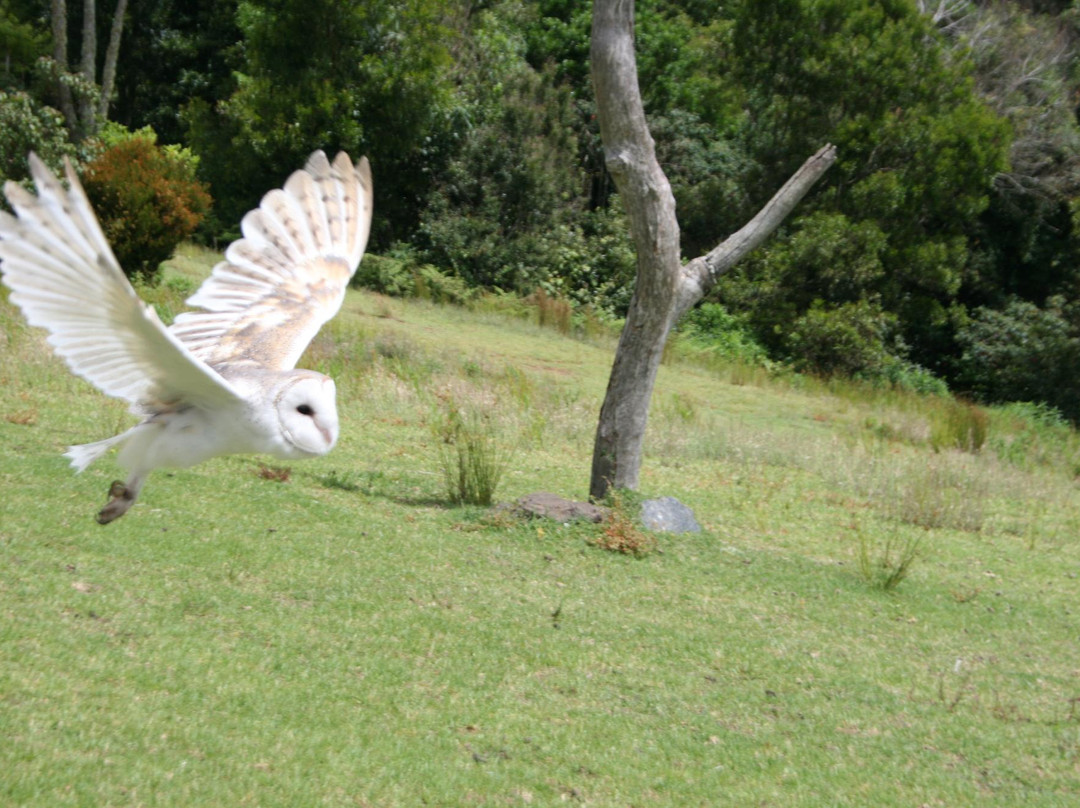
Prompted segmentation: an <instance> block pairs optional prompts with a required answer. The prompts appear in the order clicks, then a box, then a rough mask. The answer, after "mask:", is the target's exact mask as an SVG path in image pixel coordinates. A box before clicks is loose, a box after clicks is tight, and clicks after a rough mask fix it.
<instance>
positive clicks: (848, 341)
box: [788, 300, 897, 379]
mask: <svg viewBox="0 0 1080 808" xmlns="http://www.w3.org/2000/svg"><path fill="white" fill-rule="evenodd" d="M896 325H897V318H896V315H894V314H891V313H889V312H885V311H882V309H881V307H880V306H878V305H876V304H873V303H868V302H866V301H859V302H857V303H843V304H841V305H839V306H834V307H828V306H826V304H824V303H823V302H822V301H820V300H819V301H815V302H814V304H813V305H812V306H811V307H810V309H809V310H808V311H807V312H806V313H805V314H804V315H802V316H801V317H800V318H798V319H797V320H796V321H795V323H794V324H793V325H792V329H791V333H790V334H789V335H788V346H789V350H790V352H791V355H792V359H793V362H794V365H795V368H796V370H799V371H808V372H810V373H817V374H820V375H822V376H853V377H861V378H867V379H874V378H880V377H881V375H882V374H883V372H884V371H885V369H886V368H887V367H888V366H889V365H890V364H891V363H892V361H893V360H894V359H895V356H894V355H893V353H892V352H891V351H890V349H889V348H890V343H892V342H893V340H892V339H891V337H892V333H893V331H894V330H895V328H896Z"/></svg>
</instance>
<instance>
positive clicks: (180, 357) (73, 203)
mask: <svg viewBox="0 0 1080 808" xmlns="http://www.w3.org/2000/svg"><path fill="white" fill-rule="evenodd" d="M30 171H31V175H32V176H33V179H34V184H35V186H36V189H37V196H34V195H33V194H31V193H30V192H29V191H27V190H26V189H24V188H22V187H21V186H19V185H16V184H15V183H13V182H8V183H7V184H6V185H5V187H4V193H5V195H6V196H7V198H8V201H9V202H10V203H11V206H12V208H13V209H14V211H15V214H16V215H15V216H12V215H11V214H9V213H6V212H2V211H0V272H2V273H3V279H4V282H5V283H6V284H7V285H8V286H9V287H10V288H11V290H12V292H11V300H12V302H13V303H16V304H17V305H18V306H19V307H21V308H22V310H23V312H24V314H25V315H26V319H27V321H29V323H30V324H31V325H36V326H41V327H43V328H46V329H48V331H49V332H50V333H49V338H48V340H49V343H50V344H51V345H52V346H53V347H54V349H55V350H56V353H57V354H58V355H59V356H60V357H62V358H63V359H64V361H65V362H67V364H68V366H69V367H70V368H71V370H72V371H73V372H74V373H76V374H77V375H79V376H81V377H83V378H84V379H86V380H87V381H89V382H91V383H92V384H94V385H95V386H97V387H98V388H99V389H100V390H102V391H103V392H104V393H106V394H108V395H110V396H115V397H117V398H123V399H126V400H127V401H129V402H131V403H132V405H133V406H134V407H135V408H136V409H152V408H159V407H161V406H163V405H165V406H167V405H171V404H176V403H180V402H190V403H195V404H201V405H205V406H214V405H216V404H222V403H225V402H228V401H235V400H237V395H236V393H235V391H234V390H233V388H232V387H231V386H230V385H229V384H228V382H226V381H225V380H224V379H223V378H222V377H221V376H219V375H218V374H217V373H216V372H214V370H212V369H211V368H209V367H207V366H206V365H205V364H204V363H202V362H201V361H199V360H198V359H196V358H195V357H194V356H193V355H192V353H191V352H190V351H189V350H188V349H187V348H186V347H185V346H184V345H183V343H182V342H180V340H178V339H177V338H176V337H175V336H173V335H172V334H170V333H169V332H168V330H167V329H166V328H165V326H164V324H163V323H162V322H161V320H160V319H159V318H158V316H157V313H156V312H155V311H154V309H153V308H151V307H150V306H147V305H146V304H145V303H143V302H142V301H141V300H140V299H139V297H138V295H137V294H136V293H135V290H134V289H133V288H132V286H131V284H130V283H129V282H128V280H127V278H126V277H124V273H123V271H122V270H121V269H120V266H119V264H117V262H116V258H115V257H114V256H113V252H112V250H111V249H110V247H109V244H108V242H107V241H106V240H105V235H104V233H102V231H101V227H100V226H99V225H98V222H97V218H96V217H95V216H94V212H93V210H92V209H91V207H90V203H89V201H88V200H87V198H86V194H85V193H84V192H83V189H82V186H81V185H80V184H79V180H78V178H77V177H76V176H75V172H74V170H73V169H72V168H71V165H70V163H65V172H66V175H67V181H68V186H69V188H68V189H65V188H64V186H63V185H62V184H61V183H60V181H59V180H58V179H57V178H56V177H54V176H53V175H52V173H51V172H50V171H49V169H48V168H46V166H45V164H44V163H43V162H42V161H41V160H40V159H39V158H38V157H37V156H36V155H34V154H31V155H30Z"/></svg>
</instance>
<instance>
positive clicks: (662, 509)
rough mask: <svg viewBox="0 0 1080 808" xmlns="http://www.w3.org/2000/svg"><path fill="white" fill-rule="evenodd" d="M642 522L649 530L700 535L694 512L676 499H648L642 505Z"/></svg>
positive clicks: (699, 527) (699, 526)
mask: <svg viewBox="0 0 1080 808" xmlns="http://www.w3.org/2000/svg"><path fill="white" fill-rule="evenodd" d="M641 522H642V524H644V525H645V527H647V528H648V529H649V530H663V531H666V532H667V533H700V532H701V525H699V524H698V522H697V519H695V518H694V512H693V511H692V510H690V509H689V508H688V507H687V506H685V505H683V504H682V503H681V502H679V500H677V499H675V497H661V498H660V499H647V500H645V501H644V502H642V503H641Z"/></svg>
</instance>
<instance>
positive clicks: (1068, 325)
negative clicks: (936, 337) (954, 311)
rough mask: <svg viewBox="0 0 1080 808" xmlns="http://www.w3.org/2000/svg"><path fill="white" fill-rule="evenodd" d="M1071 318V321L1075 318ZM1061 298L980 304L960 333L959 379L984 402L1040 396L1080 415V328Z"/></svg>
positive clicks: (1074, 417)
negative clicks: (997, 305)
mask: <svg viewBox="0 0 1080 808" xmlns="http://www.w3.org/2000/svg"><path fill="white" fill-rule="evenodd" d="M1071 320H1072V321H1071ZM1074 322H1075V320H1074V318H1070V317H1069V316H1068V315H1067V313H1066V311H1065V303H1064V301H1063V300H1062V299H1060V298H1051V299H1050V300H1049V301H1047V306H1046V307H1045V308H1039V307H1038V306H1036V305H1035V304H1034V303H1029V302H1027V301H1024V300H1013V301H1011V302H1010V303H1009V304H1008V305H1006V306H1005V307H1004V308H1003V309H1001V310H994V309H989V308H980V309H976V310H975V312H974V313H973V316H972V318H971V320H970V322H968V323H966V324H965V325H964V326H963V327H961V328H960V330H959V331H958V333H957V341H958V342H959V343H960V346H961V347H962V349H963V353H962V355H961V357H960V360H959V369H958V373H957V378H958V381H959V383H960V384H961V385H962V386H963V387H964V388H966V389H967V390H970V391H971V392H972V393H974V394H975V395H976V396H977V397H979V398H980V399H982V400H983V401H988V402H1004V401H1042V402H1046V403H1047V404H1050V405H1051V406H1053V407H1056V408H1057V409H1059V410H1060V411H1061V412H1062V414H1064V415H1065V417H1067V418H1069V419H1070V420H1071V421H1074V422H1075V421H1077V420H1080V328H1077V326H1076V325H1075V324H1074Z"/></svg>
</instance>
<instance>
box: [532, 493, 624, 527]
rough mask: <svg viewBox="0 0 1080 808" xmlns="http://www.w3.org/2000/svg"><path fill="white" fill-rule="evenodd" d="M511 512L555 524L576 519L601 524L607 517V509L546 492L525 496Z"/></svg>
mask: <svg viewBox="0 0 1080 808" xmlns="http://www.w3.org/2000/svg"><path fill="white" fill-rule="evenodd" d="M513 510H515V511H517V512H518V513H522V514H525V515H526V516H539V517H543V518H545V519H554V520H556V521H557V522H574V521H577V520H578V519H584V520H586V521H588V522H603V521H604V519H606V518H607V515H608V509H607V508H602V507H600V506H599V505H592V504H590V503H588V502H577V501H575V500H572V499H564V498H563V497H560V496H558V495H557V494H551V493H548V492H547V491H538V492H536V493H535V494H526V495H525V496H523V497H521V498H520V499H518V500H517V502H515V503H514V505H513Z"/></svg>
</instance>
